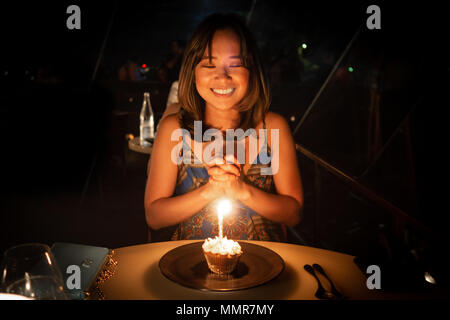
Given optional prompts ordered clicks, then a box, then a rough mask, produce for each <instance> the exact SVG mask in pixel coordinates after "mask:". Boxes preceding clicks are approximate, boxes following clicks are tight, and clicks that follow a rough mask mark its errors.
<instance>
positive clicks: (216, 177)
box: [204, 154, 249, 200]
mask: <svg viewBox="0 0 450 320" xmlns="http://www.w3.org/2000/svg"><path fill="white" fill-rule="evenodd" d="M207 170H208V174H209V181H208V183H207V188H206V190H207V191H206V192H205V194H204V196H205V197H207V198H209V199H211V200H213V199H216V198H219V197H223V196H227V197H230V198H233V199H237V200H245V199H247V198H248V197H249V191H248V190H247V188H246V186H247V185H246V183H245V182H244V181H243V180H242V165H241V164H239V162H238V161H237V159H236V157H234V156H233V155H231V154H229V155H227V156H226V157H225V159H222V158H215V159H214V160H213V161H212V162H211V163H209V165H208V166H207Z"/></svg>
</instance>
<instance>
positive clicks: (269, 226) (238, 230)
mask: <svg viewBox="0 0 450 320" xmlns="http://www.w3.org/2000/svg"><path fill="white" fill-rule="evenodd" d="M265 128H266V127H265V124H264V129H265ZM264 132H265V130H264ZM183 140H184V139H183ZM265 141H266V143H265V145H264V146H263V148H262V149H261V151H260V153H259V154H258V156H257V157H256V159H255V161H254V162H253V163H252V165H251V166H250V168H249V170H248V171H247V173H246V175H245V176H244V177H243V179H244V181H245V182H246V183H247V184H250V185H253V186H254V187H256V188H259V189H261V190H264V191H266V192H269V193H275V186H274V181H273V175H261V173H260V170H261V168H263V167H270V163H269V164H263V163H262V161H261V160H260V156H261V153H262V152H267V155H268V156H269V157H270V147H269V146H268V145H267V136H266V139H265ZM186 146H187V148H190V146H188V145H187V144H186ZM191 157H192V159H194V157H195V154H194V152H191ZM208 179H209V175H208V172H207V169H206V168H205V166H204V165H203V164H195V163H194V161H191V163H190V164H185V163H183V162H181V163H180V164H179V165H178V176H177V183H176V188H175V194H174V196H177V195H182V194H184V193H187V192H190V191H192V190H195V189H197V188H198V187H200V186H202V185H204V184H205V183H207V182H208ZM217 235H219V228H218V217H217V209H216V206H215V202H211V203H210V204H209V205H207V206H206V207H204V208H203V209H202V210H201V211H199V212H197V213H196V214H194V215H193V216H192V217H191V218H189V219H187V220H185V221H183V222H181V223H180V224H179V226H178V228H177V229H176V231H175V233H174V234H173V236H172V240H191V239H206V238H208V237H211V238H214V237H215V236H217ZM223 235H224V236H226V237H227V238H228V239H233V240H239V239H240V240H264V241H285V239H286V237H285V229H284V227H283V226H282V225H280V224H279V223H275V222H273V221H271V220H268V219H266V218H264V217H263V216H261V215H259V214H258V213H257V212H255V211H253V210H252V209H250V208H249V207H247V206H245V205H244V204H242V203H241V202H240V201H237V200H234V201H233V209H232V212H230V213H229V214H227V215H225V216H224V217H223Z"/></svg>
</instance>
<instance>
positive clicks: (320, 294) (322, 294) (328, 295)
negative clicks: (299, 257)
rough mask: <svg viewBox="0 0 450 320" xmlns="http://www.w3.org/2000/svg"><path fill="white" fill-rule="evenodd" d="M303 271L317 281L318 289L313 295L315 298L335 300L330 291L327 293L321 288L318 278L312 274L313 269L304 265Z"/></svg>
mask: <svg viewBox="0 0 450 320" xmlns="http://www.w3.org/2000/svg"><path fill="white" fill-rule="evenodd" d="M304 268H305V270H306V271H307V272H308V273H309V274H311V275H312V276H313V277H314V278H315V279H316V281H317V284H318V288H317V291H316V293H315V296H316V298H319V299H332V300H335V299H336V298H337V297H336V296H335V295H334V294H333V293H332V292H330V291H327V290H325V289H324V288H323V286H322V284H321V283H320V280H319V278H318V277H317V275H316V273H315V272H314V269H313V267H311V266H310V265H309V264H305V266H304Z"/></svg>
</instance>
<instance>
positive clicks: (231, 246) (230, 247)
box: [202, 237, 242, 255]
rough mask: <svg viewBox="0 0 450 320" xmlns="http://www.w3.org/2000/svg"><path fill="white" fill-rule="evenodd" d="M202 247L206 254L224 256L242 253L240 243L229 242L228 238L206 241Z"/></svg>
mask: <svg viewBox="0 0 450 320" xmlns="http://www.w3.org/2000/svg"><path fill="white" fill-rule="evenodd" d="M202 247H203V250H205V251H206V252H211V253H219V254H222V255H226V254H231V255H234V254H240V253H242V250H241V246H240V245H239V243H237V242H236V241H233V240H231V239H230V240H228V239H227V237H224V238H222V239H221V238H219V237H215V238H214V239H212V238H208V239H205V242H204V243H203V246H202Z"/></svg>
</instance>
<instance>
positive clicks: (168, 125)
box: [158, 113, 180, 131]
mask: <svg viewBox="0 0 450 320" xmlns="http://www.w3.org/2000/svg"><path fill="white" fill-rule="evenodd" d="M178 128H180V122H179V121H178V115H177V114H176V113H172V114H169V115H168V116H165V117H164V118H163V119H161V122H160V123H159V128H158V129H160V130H164V131H166V130H175V129H178Z"/></svg>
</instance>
